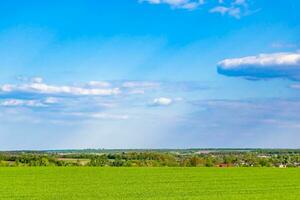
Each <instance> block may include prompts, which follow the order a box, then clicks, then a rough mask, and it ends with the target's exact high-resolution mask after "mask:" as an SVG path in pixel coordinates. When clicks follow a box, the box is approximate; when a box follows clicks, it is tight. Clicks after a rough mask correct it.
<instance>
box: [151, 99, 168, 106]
mask: <svg viewBox="0 0 300 200" xmlns="http://www.w3.org/2000/svg"><path fill="white" fill-rule="evenodd" d="M172 103H173V100H172V99H170V98H167V97H159V98H155V99H154V100H153V102H152V105H153V106H168V105H171V104H172Z"/></svg>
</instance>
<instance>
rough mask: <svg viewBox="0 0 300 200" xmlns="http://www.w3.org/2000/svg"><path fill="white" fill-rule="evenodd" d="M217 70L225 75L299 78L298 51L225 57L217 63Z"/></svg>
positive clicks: (257, 77)
mask: <svg viewBox="0 0 300 200" xmlns="http://www.w3.org/2000/svg"><path fill="white" fill-rule="evenodd" d="M218 72H219V73H220V74H223V75H226V76H241V77H246V78H254V79H266V78H277V77H280V78H288V79H292V80H300V53H274V54H260V55H258V56H248V57H242V58H233V59H225V60H222V61H221V62H219V63H218Z"/></svg>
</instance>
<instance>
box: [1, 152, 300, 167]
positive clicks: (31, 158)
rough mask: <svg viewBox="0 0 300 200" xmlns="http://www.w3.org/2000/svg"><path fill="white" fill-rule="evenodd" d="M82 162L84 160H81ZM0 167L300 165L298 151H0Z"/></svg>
mask: <svg viewBox="0 0 300 200" xmlns="http://www.w3.org/2000/svg"><path fill="white" fill-rule="evenodd" d="M83 161H84V162H83ZM0 166H2V167H4V166H99V167H300V153H299V152H278V153H274V152H273V153H266V152H265V153H262V152H212V153H195V152H194V153H188V154H183V153H178V152H153V151H149V152H118V153H101V154H95V153H71V154H69V153H66V154H60V153H38V152H35V153H24V152H22V153H19V152H18V153H0Z"/></svg>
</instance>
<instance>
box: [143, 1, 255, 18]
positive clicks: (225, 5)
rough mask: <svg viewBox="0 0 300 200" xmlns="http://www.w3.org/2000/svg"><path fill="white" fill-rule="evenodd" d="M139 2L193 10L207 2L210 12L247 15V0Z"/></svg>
mask: <svg viewBox="0 0 300 200" xmlns="http://www.w3.org/2000/svg"><path fill="white" fill-rule="evenodd" d="M139 2H140V3H142V2H148V3H150V4H166V5H169V6H170V7H171V8H173V9H186V10H195V9H196V8H198V7H200V6H202V5H204V4H207V5H208V6H207V7H210V9H209V12H210V13H219V14H221V15H229V16H232V17H234V18H237V19H239V18H241V17H242V16H245V15H247V14H248V13H250V12H249V10H248V3H247V0H231V1H223V0H219V1H204V0H139Z"/></svg>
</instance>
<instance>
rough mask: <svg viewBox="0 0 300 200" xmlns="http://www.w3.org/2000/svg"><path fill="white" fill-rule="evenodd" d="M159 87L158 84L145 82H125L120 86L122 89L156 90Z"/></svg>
mask: <svg viewBox="0 0 300 200" xmlns="http://www.w3.org/2000/svg"><path fill="white" fill-rule="evenodd" d="M159 86H160V83H158V82H147V81H126V82H124V83H123V84H122V87H124V88H157V87H159Z"/></svg>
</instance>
